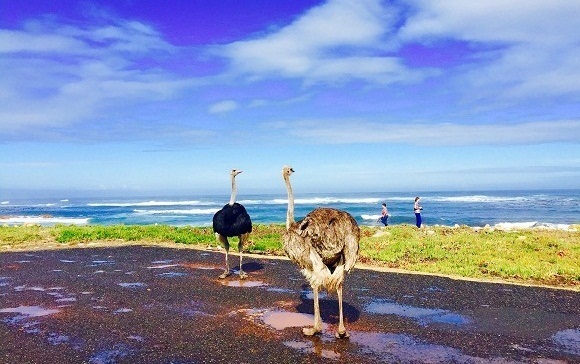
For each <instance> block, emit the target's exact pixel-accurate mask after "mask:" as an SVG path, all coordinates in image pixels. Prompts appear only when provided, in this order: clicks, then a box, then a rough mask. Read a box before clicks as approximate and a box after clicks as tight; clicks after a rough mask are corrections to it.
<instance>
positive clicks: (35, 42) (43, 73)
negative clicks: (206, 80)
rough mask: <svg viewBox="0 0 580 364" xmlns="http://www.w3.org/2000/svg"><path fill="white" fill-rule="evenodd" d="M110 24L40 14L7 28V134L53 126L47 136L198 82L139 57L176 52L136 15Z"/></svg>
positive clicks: (2, 39) (1, 42)
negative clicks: (81, 23) (78, 23)
mask: <svg viewBox="0 0 580 364" xmlns="http://www.w3.org/2000/svg"><path fill="white" fill-rule="evenodd" d="M110 23H111V24H109V25H99V26H87V27H75V26H70V25H66V24H57V23H43V22H41V21H34V22H29V23H27V25H26V26H25V27H24V28H23V29H22V30H7V29H0V66H1V67H2V69H6V70H10V72H5V73H4V74H3V76H2V78H1V79H0V95H2V99H1V100H0V135H3V136H4V138H10V137H11V136H15V135H21V134H22V133H28V132H34V133H38V132H39V130H38V128H47V130H46V132H47V136H48V135H50V134H51V133H55V132H56V130H55V128H63V127H66V126H69V125H71V124H80V123H84V122H87V121H94V120H95V119H96V120H99V119H100V120H101V122H112V121H111V120H108V119H107V118H103V116H102V114H101V113H102V112H103V111H105V110H115V109H116V108H124V107H127V106H128V103H130V102H133V101H138V100H148V101H155V100H163V99H167V98H169V97H171V96H173V95H175V93H176V92H178V91H180V90H182V89H184V88H186V87H189V86H191V84H192V82H193V81H192V80H188V79H178V78H177V77H176V76H175V75H172V74H171V73H169V72H166V71H164V70H162V69H160V68H157V67H147V66H143V65H142V64H141V63H140V61H141V59H143V57H148V58H152V59H155V58H156V57H161V56H165V55H168V54H171V53H172V52H174V51H175V48H173V47H172V46H171V45H169V44H168V43H166V42H165V41H164V40H163V39H162V37H161V35H160V34H158V33H157V32H156V31H154V30H153V29H152V28H150V27H149V26H147V25H144V24H141V23H138V22H134V21H113V20H111V21H110ZM32 128H34V129H32ZM49 129H50V130H49Z"/></svg>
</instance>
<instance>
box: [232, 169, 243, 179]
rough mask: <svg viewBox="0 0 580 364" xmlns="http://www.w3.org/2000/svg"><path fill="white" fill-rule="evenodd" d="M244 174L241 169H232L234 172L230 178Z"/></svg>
mask: <svg viewBox="0 0 580 364" xmlns="http://www.w3.org/2000/svg"><path fill="white" fill-rule="evenodd" d="M242 172H243V171H242V170H240V169H235V168H234V169H232V171H231V172H230V176H232V178H233V177H235V176H237V175H238V174H240V173H242Z"/></svg>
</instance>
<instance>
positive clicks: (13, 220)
mask: <svg viewBox="0 0 580 364" xmlns="http://www.w3.org/2000/svg"><path fill="white" fill-rule="evenodd" d="M91 219H92V218H90V217H83V218H66V217H55V216H51V215H41V216H11V215H0V226H12V227H18V226H42V227H51V226H55V225H74V226H114V225H119V224H121V225H125V224H122V223H113V224H92V223H91V222H90V220H91ZM278 224H280V225H283V224H284V221H280V222H272V223H258V224H254V225H278ZM133 225H135V226H149V225H167V226H174V227H199V228H204V227H211V225H209V224H206V225H193V224H184V225H173V224H160V223H152V224H127V226H133ZM359 225H360V226H365V227H368V228H383V227H384V226H382V225H380V224H377V223H373V224H359ZM403 225H408V223H401V224H389V226H403ZM433 227H436V228H439V227H442V228H448V229H456V228H461V227H469V228H471V229H473V230H475V231H477V230H499V231H513V230H526V229H531V230H533V229H541V230H560V231H578V230H580V222H577V223H571V224H560V223H551V222H540V221H521V222H499V223H496V224H493V225H490V224H485V225H484V226H470V225H460V224H455V225H441V224H433V225H427V224H424V225H423V226H422V227H421V228H433Z"/></svg>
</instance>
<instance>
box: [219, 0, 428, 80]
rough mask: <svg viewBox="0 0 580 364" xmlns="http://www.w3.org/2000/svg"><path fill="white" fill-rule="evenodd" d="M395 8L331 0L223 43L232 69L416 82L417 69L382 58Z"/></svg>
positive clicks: (373, 0)
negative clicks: (263, 31) (268, 30)
mask: <svg viewBox="0 0 580 364" xmlns="http://www.w3.org/2000/svg"><path fill="white" fill-rule="evenodd" d="M395 12H396V10H395V9H394V8H385V7H383V6H382V5H381V2H380V1H378V0H365V1H354V0H332V1H329V2H327V3H325V4H323V5H321V6H318V7H315V8H313V9H311V10H310V11H308V12H307V13H305V14H304V15H303V16H302V17H300V18H299V19H297V20H296V21H294V22H293V23H291V24H289V25H288V26H286V27H283V28H282V29H280V30H279V31H277V32H275V33H272V34H269V35H266V36H264V37H261V38H257V39H253V40H245V41H239V42H235V43H232V44H229V45H227V46H226V47H225V48H223V49H222V51H223V52H222V54H223V55H225V56H227V57H229V58H230V60H231V62H232V66H233V68H234V69H235V71H236V72H239V73H242V74H249V75H250V76H251V77H255V78H261V77H264V76H267V75H278V76H282V77H293V78H302V79H304V80H306V81H307V82H310V83H315V82H330V83H334V82H337V81H343V80H349V79H363V80H366V81H371V82H373V83H375V82H379V83H391V82H397V81H405V80H409V79H411V80H416V79H418V78H420V77H421V73H420V72H417V71H411V70H409V69H407V68H406V67H405V66H404V65H403V64H402V63H401V62H400V60H399V59H398V58H395V57H390V56H386V55H385V54H384V53H385V51H386V50H387V48H388V46H387V42H386V41H385V40H384V37H385V36H386V35H387V33H388V31H389V30H390V29H391V28H392V27H393V26H394V22H395V20H396V18H395Z"/></svg>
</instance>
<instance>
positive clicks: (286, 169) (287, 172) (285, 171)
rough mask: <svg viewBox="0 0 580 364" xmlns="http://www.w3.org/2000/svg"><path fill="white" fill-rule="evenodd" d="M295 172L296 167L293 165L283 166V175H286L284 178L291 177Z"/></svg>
mask: <svg viewBox="0 0 580 364" xmlns="http://www.w3.org/2000/svg"><path fill="white" fill-rule="evenodd" d="M292 173H294V169H292V167H290V166H284V167H283V168H282V177H284V179H286V178H288V177H290V175H291V174H292Z"/></svg>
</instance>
